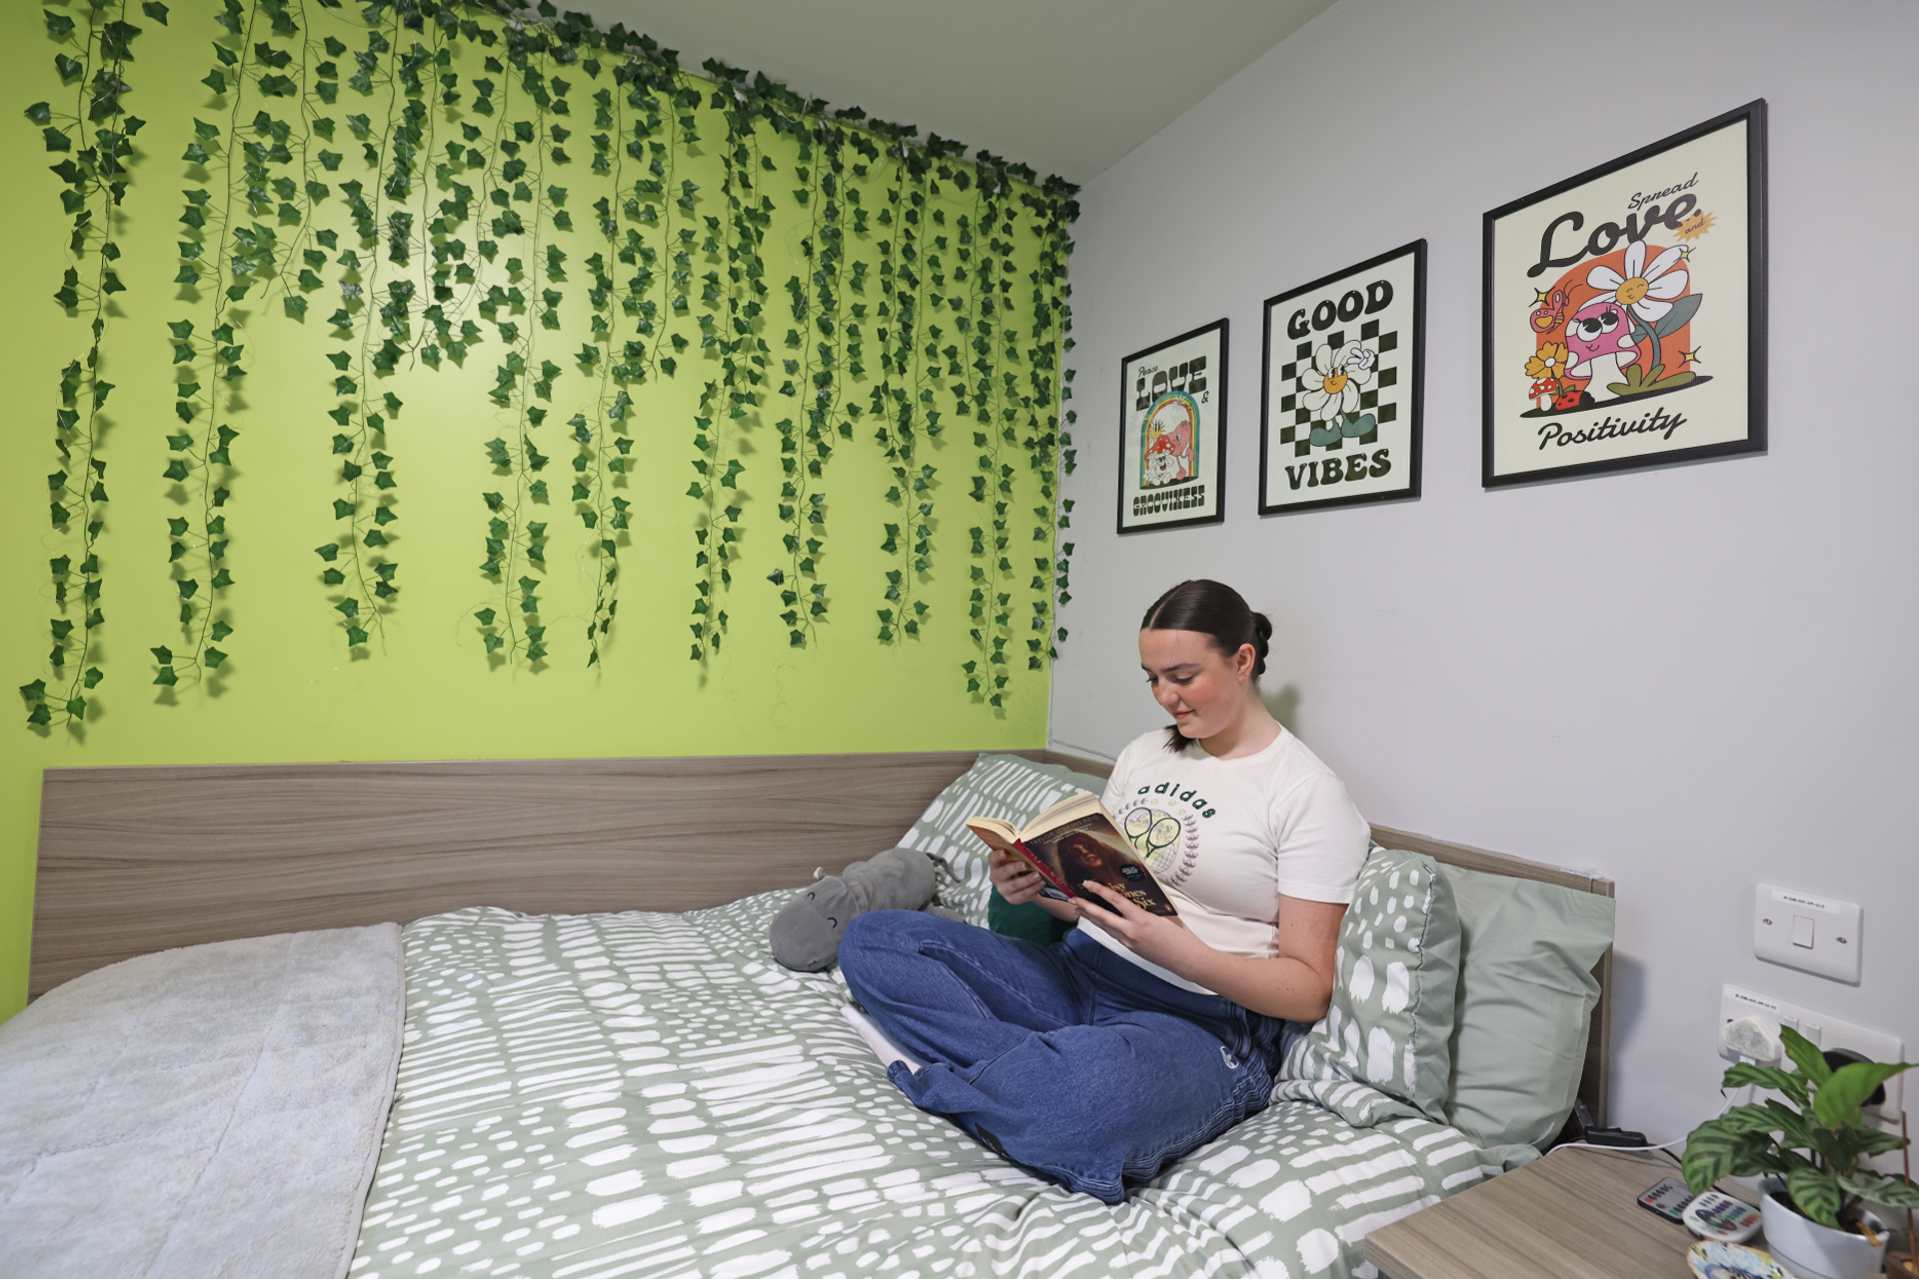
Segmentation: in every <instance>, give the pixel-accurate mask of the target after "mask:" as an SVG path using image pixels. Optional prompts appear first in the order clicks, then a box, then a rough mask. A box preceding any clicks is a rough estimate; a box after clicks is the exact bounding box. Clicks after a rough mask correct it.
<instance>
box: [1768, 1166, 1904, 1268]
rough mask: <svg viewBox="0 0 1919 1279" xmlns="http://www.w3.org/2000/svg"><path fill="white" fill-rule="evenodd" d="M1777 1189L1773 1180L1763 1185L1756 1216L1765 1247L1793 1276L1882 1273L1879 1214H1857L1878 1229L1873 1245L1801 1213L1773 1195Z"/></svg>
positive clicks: (1883, 1259) (1882, 1235)
mask: <svg viewBox="0 0 1919 1279" xmlns="http://www.w3.org/2000/svg"><path fill="white" fill-rule="evenodd" d="M1778 1189H1779V1186H1778V1183H1776V1182H1773V1183H1768V1184H1767V1185H1766V1187H1765V1191H1766V1195H1765V1198H1763V1199H1762V1200H1760V1203H1759V1216H1760V1220H1761V1221H1762V1222H1763V1223H1764V1227H1765V1231H1766V1247H1767V1248H1768V1249H1769V1250H1770V1251H1771V1252H1772V1255H1773V1257H1774V1258H1775V1259H1776V1260H1777V1261H1778V1262H1779V1264H1780V1265H1782V1266H1784V1267H1785V1268H1786V1269H1787V1270H1790V1271H1791V1272H1792V1273H1793V1275H1794V1276H1795V1277H1796V1279H1874V1277H1875V1276H1877V1275H1881V1274H1884V1273H1885V1266H1886V1231H1887V1227H1886V1224H1885V1223H1884V1222H1882V1221H1881V1220H1879V1218H1878V1217H1875V1216H1874V1215H1873V1214H1872V1213H1871V1212H1869V1211H1868V1212H1862V1213H1861V1214H1860V1215H1861V1216H1863V1217H1864V1218H1865V1220H1866V1221H1867V1222H1868V1223H1870V1224H1871V1226H1872V1228H1873V1229H1874V1230H1876V1231H1878V1232H1879V1243H1878V1244H1877V1246H1875V1245H1873V1244H1872V1243H1869V1242H1868V1241H1867V1239H1866V1237H1865V1236H1864V1235H1855V1234H1853V1233H1852V1232H1851V1231H1849V1230H1834V1229H1832V1228H1831V1227H1829V1226H1822V1225H1820V1224H1819V1223H1818V1222H1816V1221H1813V1220H1812V1219H1811V1218H1808V1217H1802V1216H1800V1215H1799V1214H1798V1213H1796V1212H1794V1211H1793V1210H1792V1209H1791V1208H1788V1207H1787V1206H1786V1205H1785V1204H1784V1203H1782V1202H1780V1200H1778V1199H1777V1198H1775V1197H1774V1192H1775V1191H1777V1190H1778Z"/></svg>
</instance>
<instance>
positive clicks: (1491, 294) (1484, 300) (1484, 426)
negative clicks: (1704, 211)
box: [1480, 98, 1767, 488]
mask: <svg viewBox="0 0 1919 1279" xmlns="http://www.w3.org/2000/svg"><path fill="white" fill-rule="evenodd" d="M1742 125H1743V126H1744V127H1745V129H1746V144H1745V148H1744V164H1745V184H1744V185H1745V199H1746V207H1745V213H1746V220H1747V230H1746V237H1747V238H1746V304H1747V311H1746V317H1745V318H1746V324H1745V341H1746V379H1745V392H1746V401H1745V415H1746V430H1745V435H1744V436H1743V437H1742V438H1738V439H1732V440H1724V441H1719V442H1715V443H1708V444H1702V445H1697V446H1691V447H1684V446H1682V447H1679V448H1657V449H1651V450H1649V451H1647V452H1644V453H1642V454H1637V455H1634V456H1629V457H1613V458H1606V459H1597V460H1592V461H1586V462H1573V463H1568V464H1566V465H1562V466H1548V467H1538V468H1533V469H1525V470H1508V471H1505V472H1498V471H1496V470H1495V466H1496V462H1497V450H1496V447H1495V444H1496V441H1495V432H1496V429H1497V427H1498V425H1499V422H1500V416H1499V412H1498V409H1497V408H1496V406H1495V403H1494V399H1495V396H1494V379H1495V375H1496V374H1497V373H1498V371H1499V370H1498V369H1496V367H1495V357H1496V351H1495V345H1494V333H1495V326H1494V310H1495V289H1496V288H1497V287H1498V286H1499V284H1500V283H1501V282H1500V281H1497V280H1495V278H1494V276H1495V266H1494V258H1495V237H1496V233H1497V230H1498V227H1499V223H1500V222H1501V220H1502V219H1505V218H1509V217H1511V216H1512V215H1514V214H1516V213H1520V212H1523V211H1525V210H1528V209H1530V208H1532V207H1533V206H1535V205H1537V204H1539V203H1541V202H1543V201H1546V200H1551V199H1554V198H1555V197H1559V196H1563V195H1565V194H1566V193H1568V192H1571V191H1575V190H1577V189H1578V188H1580V187H1583V186H1587V185H1590V184H1591V183H1593V182H1595V181H1597V180H1599V179H1602V178H1605V177H1607V176H1609V175H1611V174H1613V173H1616V172H1618V171H1619V170H1621V169H1625V168H1628V167H1630V166H1632V165H1636V164H1641V163H1643V162H1645V161H1647V160H1650V159H1653V158H1655V157H1658V156H1661V155H1664V154H1665V153H1667V152H1670V151H1675V150H1677V149H1678V148H1681V147H1684V146H1686V145H1688V144H1691V143H1695V142H1698V141H1700V140H1701V139H1704V138H1708V137H1710V136H1711V135H1713V134H1715V133H1718V132H1720V131H1722V130H1724V129H1728V128H1733V127H1737V126H1742ZM1679 167H1681V168H1683V167H1684V165H1683V164H1682V165H1681V166H1679ZM1695 176H1696V175H1695ZM1648 221H1649V223H1650V221H1651V219H1650V218H1649V219H1648ZM1578 229H1583V226H1581V227H1580V228H1578ZM1600 229H1603V228H1600ZM1597 233H1598V229H1595V231H1594V235H1597ZM1628 235H1629V233H1628ZM1766 239H1767V211H1766V100H1765V99H1764V98H1755V99H1754V100H1753V101H1751V102H1748V103H1746V104H1745V105H1744V106H1740V107H1736V108H1734V109H1733V110H1731V111H1727V112H1725V113H1723V114H1721V115H1717V116H1714V117H1713V118H1712V119H1710V120H1706V121H1703V122H1701V123H1699V124H1696V125H1693V126H1692V127H1690V128H1687V129H1682V130H1680V131H1679V132H1677V133H1674V134H1671V135H1670V136H1668V137H1664V138H1661V139H1660V140H1659V141H1657V142H1653V143H1650V144H1648V145H1646V146H1643V147H1640V148H1639V149H1638V150H1636V151H1633V152H1630V153H1629V154H1626V155H1623V156H1620V157H1619V158H1618V159H1615V160H1609V161H1607V162H1606V163H1604V164H1600V165H1595V166H1594V167H1592V168H1590V169H1587V170H1585V171H1584V172H1581V173H1577V174H1575V175H1573V176H1572V177H1570V178H1566V179H1564V180H1563V181H1560V182H1555V183H1553V184H1552V185H1551V186H1548V187H1543V188H1541V189H1540V190H1538V191H1534V192H1533V193H1531V194H1530V195H1525V196H1521V197H1519V198H1518V199H1516V200H1511V201H1508V202H1507V203H1505V204H1502V205H1500V206H1499V207H1498V208H1496V209H1490V210H1488V211H1487V212H1486V214H1485V218H1484V225H1483V237H1482V241H1481V248H1480V254H1481V257H1480V263H1481V269H1480V273H1481V285H1482V288H1481V295H1480V335H1481V357H1480V358H1481V367H1480V418H1481V421H1480V483H1481V484H1482V486H1483V487H1486V488H1499V487H1504V486H1507V485H1516V484H1532V483H1538V482H1541V481H1547V480H1560V479H1572V478H1578V477H1582V476H1588V475H1599V474H1607V473H1611V472H1616V471H1627V470H1639V469H1643V468H1646V467H1661V466H1672V465H1677V464H1680V463H1685V462H1697V461H1705V460H1709V459H1716V458H1724V457H1732V456H1737V455H1741V454H1746V453H1763V452H1765V451H1766V365H1767V352H1766V335H1767V326H1766V254H1767V245H1766ZM1642 240H1643V234H1642ZM1617 242H1618V241H1617V240H1616V241H1615V243H1617ZM1589 247H1590V242H1589ZM1545 256H1546V253H1545V250H1544V247H1543V246H1542V249H1541V253H1540V257H1541V258H1542V259H1544V258H1545ZM1559 261H1561V260H1559V259H1554V262H1555V264H1557V263H1558V262H1559ZM1542 265H1543V263H1542ZM1648 274H1649V275H1650V272H1649V273H1648ZM1734 278H1736V277H1734ZM1505 283H1506V284H1507V285H1508V286H1510V285H1511V284H1512V281H1511V280H1510V279H1508V280H1507V281H1505ZM1508 291H1510V287H1509V289H1508ZM1507 300H1508V301H1510V300H1511V299H1510V298H1508V299H1507ZM1634 323H1635V324H1640V323H1641V322H1639V321H1637V320H1635V321H1634ZM1643 327H1649V328H1656V327H1657V325H1656V324H1653V325H1646V326H1643ZM1638 331H1639V330H1638V329H1635V330H1634V332H1638ZM1648 362H1649V363H1650V361H1648ZM1704 380H1706V378H1705V376H1701V378H1700V381H1702V382H1703V381H1704ZM1666 394H1669V393H1660V392H1655V393H1654V395H1653V397H1652V398H1661V397H1663V396H1664V395H1666ZM1610 402H1611V403H1619V401H1618V400H1613V401H1610ZM1654 407H1655V408H1657V406H1654ZM1546 411H1547V410H1545V409H1544V408H1542V409H1541V412H1542V413H1544V412H1546ZM1555 411H1556V410H1555ZM1581 411H1585V412H1590V411H1592V410H1591V409H1583V410H1581ZM1649 433H1651V432H1649ZM1542 447H1543V445H1542Z"/></svg>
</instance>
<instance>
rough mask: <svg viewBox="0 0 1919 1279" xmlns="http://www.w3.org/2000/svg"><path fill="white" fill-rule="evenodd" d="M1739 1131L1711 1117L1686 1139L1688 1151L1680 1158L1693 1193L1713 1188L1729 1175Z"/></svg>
mask: <svg viewBox="0 0 1919 1279" xmlns="http://www.w3.org/2000/svg"><path fill="white" fill-rule="evenodd" d="M1738 1149H1739V1144H1738V1140H1737V1134H1735V1133H1732V1132H1730V1131H1728V1130H1727V1128H1726V1127H1725V1125H1724V1124H1722V1123H1720V1122H1719V1121H1718V1120H1713V1119H1709V1120H1707V1121H1706V1122H1705V1123H1703V1124H1700V1125H1699V1126H1698V1127H1697V1128H1695V1129H1693V1130H1692V1133H1691V1135H1690V1136H1688V1137H1687V1138H1686V1151H1685V1154H1684V1156H1683V1157H1682V1158H1681V1159H1680V1167H1681V1170H1682V1171H1683V1172H1684V1173H1685V1177H1686V1188H1687V1189H1688V1190H1691V1191H1692V1192H1693V1193H1694V1194H1699V1193H1700V1192H1702V1191H1704V1190H1706V1189H1708V1188H1710V1187H1711V1186H1712V1184H1713V1183H1714V1182H1716V1181H1718V1180H1719V1179H1720V1178H1721V1177H1725V1176H1729V1175H1730V1174H1731V1173H1732V1171H1733V1164H1734V1162H1735V1159H1736V1156H1737V1154H1738Z"/></svg>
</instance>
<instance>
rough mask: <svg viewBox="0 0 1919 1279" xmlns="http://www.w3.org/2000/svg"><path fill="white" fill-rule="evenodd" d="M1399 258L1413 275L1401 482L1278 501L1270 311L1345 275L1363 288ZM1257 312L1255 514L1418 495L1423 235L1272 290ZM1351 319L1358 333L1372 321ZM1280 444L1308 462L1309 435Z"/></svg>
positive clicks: (1422, 368)
mask: <svg viewBox="0 0 1919 1279" xmlns="http://www.w3.org/2000/svg"><path fill="white" fill-rule="evenodd" d="M1405 257H1410V258H1411V259H1412V275H1413V296H1412V302H1411V307H1412V318H1411V326H1412V339H1411V341H1410V343H1409V344H1408V345H1407V347H1406V348H1405V349H1404V353H1405V355H1406V356H1407V357H1408V363H1410V365H1411V369H1412V372H1411V375H1410V376H1409V377H1408V378H1407V379H1406V381H1405V382H1404V383H1403V385H1404V386H1405V387H1406V390H1407V395H1406V397H1405V401H1404V402H1405V404H1406V407H1407V410H1408V411H1407V415H1406V416H1407V422H1406V425H1407V427H1408V436H1407V452H1408V453H1409V455H1410V456H1408V457H1407V458H1405V459H1402V461H1403V472H1402V473H1403V474H1404V475H1405V476H1406V481H1405V483H1404V484H1403V485H1401V486H1399V487H1396V488H1391V489H1375V490H1372V491H1367V492H1360V493H1348V494H1341V495H1337V496H1332V497H1323V498H1310V499H1307V500H1305V501H1297V502H1282V501H1276V500H1274V495H1273V493H1272V492H1271V491H1270V489H1269V482H1270V481H1271V479H1272V471H1271V463H1272V461H1273V447H1274V445H1273V435H1274V428H1275V426H1276V425H1277V424H1276V423H1275V421H1274V415H1275V405H1274V400H1275V396H1274V390H1273V373H1274V369H1273V336H1274V335H1273V317H1274V315H1275V314H1276V313H1277V312H1278V311H1280V309H1281V308H1283V307H1284V306H1285V305H1286V304H1287V303H1288V302H1291V301H1292V300H1294V299H1295V298H1300V297H1305V296H1309V295H1311V294H1314V293H1319V292H1322V291H1324V290H1327V289H1329V288H1331V287H1332V286H1334V285H1337V284H1340V283H1344V282H1346V281H1348V280H1351V281H1355V282H1356V285H1357V287H1359V288H1360V290H1361V292H1362V293H1363V286H1364V284H1365V282H1366V278H1367V277H1369V276H1377V275H1378V273H1379V272H1380V271H1381V269H1382V268H1385V267H1387V266H1389V265H1391V264H1393V263H1396V262H1398V261H1399V259H1401V258H1405ZM1263 311H1264V315H1263V318H1262V323H1261V329H1260V377H1259V513H1260V514H1261V515H1296V514H1299V513H1301V512H1303V511H1321V510H1326V509H1328V508H1330V507H1336V506H1359V505H1363V504H1367V503H1371V502H1398V501H1405V500H1416V499H1417V498H1418V497H1419V489H1420V472H1421V462H1422V459H1423V457H1424V453H1425V448H1424V443H1423V431H1424V424H1425V402H1426V241H1425V239H1424V238H1421V239H1417V240H1412V241H1409V242H1408V243H1406V244H1402V245H1399V246H1398V247H1397V248H1392V249H1388V250H1386V252H1384V253H1381V254H1378V255H1376V256H1374V257H1370V258H1367V259H1366V260H1365V261H1363V262H1356V263H1354V264H1353V265H1352V266H1348V267H1342V268H1340V269H1339V270H1337V271H1331V272H1328V273H1327V274H1325V275H1322V276H1320V277H1319V278H1318V279H1316V280H1310V281H1308V282H1307V283H1305V284H1302V285H1300V286H1299V287H1297V288H1293V289H1288V290H1286V291H1285V292H1284V293H1276V294H1274V295H1273V296H1272V297H1269V298H1267V299H1266V301H1265V303H1264V306H1263ZM1355 319H1360V320H1361V322H1362V323H1363V324H1364V325H1365V327H1363V328H1362V329H1361V330H1360V332H1361V333H1362V334H1364V333H1365V332H1366V330H1367V328H1370V327H1373V321H1370V320H1364V319H1363V318H1362V317H1360V316H1356V317H1355ZM1323 335H1324V334H1323V333H1316V334H1315V335H1314V336H1315V337H1318V336H1323ZM1289 340H1291V339H1289ZM1304 345H1306V346H1310V345H1311V340H1308V341H1306V342H1305V343H1304ZM1298 352H1299V348H1295V353H1296V354H1297V353H1298ZM1394 367H1395V372H1397V368H1398V365H1397V363H1396V364H1395V366H1394ZM1282 371H1283V370H1282ZM1282 390H1283V388H1282ZM1290 394H1291V393H1290V392H1284V393H1282V394H1281V395H1280V396H1279V397H1278V398H1279V400H1280V402H1281V405H1282V406H1283V405H1284V403H1285V401H1286V400H1287V399H1288V398H1289V396H1290ZM1369 407H1370V406H1369ZM1393 407H1394V408H1395V409H1397V408H1398V407H1399V405H1398V403H1397V402H1395V403H1394V405H1393ZM1298 425H1299V423H1297V422H1295V423H1292V424H1289V425H1280V426H1279V431H1280V433H1281V435H1282V437H1284V436H1285V435H1286V434H1287V433H1289V432H1290V431H1292V430H1294V429H1297V427H1298ZM1362 438H1363V437H1362ZM1280 443H1281V444H1282V445H1284V446H1287V447H1292V448H1295V449H1297V450H1301V452H1300V453H1299V456H1300V457H1302V458H1307V459H1308V460H1309V461H1310V460H1311V458H1310V449H1311V447H1312V446H1311V443H1310V437H1309V439H1308V441H1306V442H1304V443H1296V442H1295V441H1293V440H1291V439H1287V438H1282V439H1281V440H1280ZM1332 447H1335V448H1337V447H1339V446H1338V445H1337V444H1335V445H1333V446H1332ZM1322 460H1324V459H1322Z"/></svg>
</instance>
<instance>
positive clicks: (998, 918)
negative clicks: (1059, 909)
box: [986, 888, 1073, 946]
mask: <svg viewBox="0 0 1919 1279" xmlns="http://www.w3.org/2000/svg"><path fill="white" fill-rule="evenodd" d="M992 894H993V895H992V896H991V897H988V898H987V899H986V926H987V927H988V928H990V929H992V930H993V931H994V932H996V933H999V934H1000V935H1001V936H1003V937H1017V938H1019V939H1020V940H1021V941H1030V942H1032V943H1033V944H1034V945H1035V946H1051V945H1052V944H1053V943H1054V942H1056V941H1058V940H1059V939H1060V938H1062V937H1064V936H1066V934H1067V932H1068V930H1070V929H1071V928H1072V927H1073V926H1072V925H1071V924H1069V923H1067V922H1066V921H1065V920H1063V919H1055V918H1053V917H1052V916H1051V915H1049V914H1047V913H1046V909H1045V908H1044V907H1042V906H1040V905H1038V904H1036V903H1034V902H1023V903H1021V904H1020V905H1018V906H1015V905H1013V903H1011V902H1009V901H1007V900H1006V899H1005V898H1004V897H1001V896H1000V895H999V889H997V888H995V889H993V890H992Z"/></svg>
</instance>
